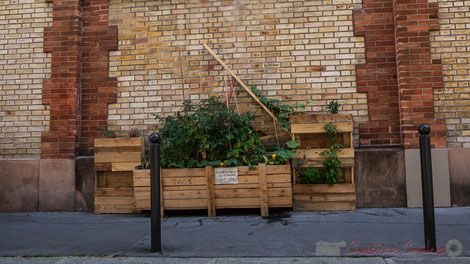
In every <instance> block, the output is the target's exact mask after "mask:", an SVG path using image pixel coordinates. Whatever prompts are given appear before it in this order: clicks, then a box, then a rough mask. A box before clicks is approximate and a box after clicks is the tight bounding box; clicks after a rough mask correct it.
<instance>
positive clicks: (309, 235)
mask: <svg viewBox="0 0 470 264" xmlns="http://www.w3.org/2000/svg"><path fill="white" fill-rule="evenodd" d="M436 223H437V225H436V234H437V238H438V239H437V244H438V247H439V248H440V250H439V251H438V253H439V254H436V253H426V252H425V253H419V251H420V250H421V248H422V247H424V242H423V241H424V235H423V233H424V231H423V228H424V227H423V217H422V210H421V209H405V208H392V209H359V210H357V211H354V212H295V213H293V212H281V213H278V214H275V215H272V216H270V217H267V218H262V217H259V216H257V215H249V216H219V217H215V218H207V217H205V216H191V217H170V218H165V219H163V222H162V244H163V255H160V254H150V253H149V248H150V218H149V217H148V216H145V215H94V214H91V213H76V212H73V213H67V212H50V213H48V212H39V213H38V212H35V213H0V256H3V257H5V256H36V257H44V256H101V257H103V256H118V257H139V258H138V259H140V260H139V261H144V262H132V263H146V262H145V257H149V256H158V257H160V261H169V262H161V263H179V262H172V261H177V259H173V258H170V259H164V258H162V257H184V258H185V259H186V260H187V258H188V257H197V258H211V260H210V261H212V262H213V261H214V260H216V262H214V263H226V262H225V261H229V258H227V257H235V258H239V257H251V258H250V259H252V260H253V261H255V260H257V259H259V258H266V257H281V258H285V257H300V260H299V261H300V262H296V263H303V262H302V261H301V260H302V259H303V260H306V258H305V257H319V256H341V257H354V258H356V259H357V257H360V256H367V257H368V258H367V259H369V260H374V261H375V259H374V257H382V258H377V260H380V261H382V260H383V261H385V260H387V259H389V260H391V261H393V260H396V261H395V262H396V263H400V262H399V261H400V259H402V258H403V259H404V260H407V261H414V260H417V259H419V258H420V257H425V258H426V259H428V258H430V259H433V260H434V259H435V260H436V261H437V260H439V261H444V259H447V258H448V257H449V254H450V255H451V256H458V257H457V258H456V257H453V258H451V259H452V260H455V261H467V262H462V263H470V261H469V259H466V258H463V257H465V256H466V257H469V256H470V207H461V208H439V209H436ZM449 241H450V242H449ZM446 246H447V247H448V251H446ZM253 257H256V258H253ZM41 259H43V258H33V260H35V261H39V260H41ZM45 259H47V260H49V261H52V260H53V259H51V258H45ZM60 259H61V260H60V262H57V263H69V262H67V261H68V260H67V258H60ZM88 259H90V261H93V259H96V261H98V262H96V263H108V262H103V261H105V260H107V259H109V258H106V257H104V258H99V257H98V258H88ZM126 259H128V258H123V259H122V261H124V262H112V263H127V262H125V260H126ZM131 259H132V258H131ZM313 259H314V260H318V261H319V260H320V258H313ZM326 259H329V258H326ZM21 260H23V261H26V260H27V259H25V258H2V259H0V263H22V262H15V261H21ZM113 260H114V261H117V259H116V258H113ZM200 260H201V261H204V260H203V259H200ZM281 260H282V259H281ZM284 260H287V259H284ZM7 261H8V262H7ZM221 261H222V262H221ZM397 261H398V262H397ZM212 262H211V263H212ZM25 263H26V262H25ZM46 263H54V262H46ZM83 263H95V262H83ZM129 263H130V262H129ZM159 263H160V262H159ZM203 263H205V262H203ZM227 263H230V262H227ZM246 263H252V262H246ZM253 263H258V262H253ZM273 263H276V262H273ZM308 263H315V262H308ZM319 263H320V262H319ZM321 263H329V262H321ZM360 263H364V262H360ZM376 263H383V262H376ZM413 263H414V262H413ZM426 263H432V262H428V261H426ZM446 263H452V262H449V261H446ZM455 263H457V262H455ZM458 263H460V262H458Z"/></svg>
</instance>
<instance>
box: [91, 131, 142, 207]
mask: <svg viewBox="0 0 470 264" xmlns="http://www.w3.org/2000/svg"><path fill="white" fill-rule="evenodd" d="M94 146H95V161H94V162H95V164H94V165H95V199H94V201H95V209H94V212H95V213H96V214H102V213H133V212H135V203H134V188H133V185H134V182H133V170H134V168H135V166H138V165H140V164H141V159H142V156H143V153H144V144H143V139H142V138H97V139H95V144H94Z"/></svg>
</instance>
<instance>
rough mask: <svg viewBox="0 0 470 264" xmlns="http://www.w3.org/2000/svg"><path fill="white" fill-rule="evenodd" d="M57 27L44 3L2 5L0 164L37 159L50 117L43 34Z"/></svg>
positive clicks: (18, 0)
mask: <svg viewBox="0 0 470 264" xmlns="http://www.w3.org/2000/svg"><path fill="white" fill-rule="evenodd" d="M51 22H52V4H48V3H45V0H6V1H0V158H38V157H40V154H41V132H43V131H45V130H47V129H48V123H49V121H48V119H49V111H48V110H47V109H46V107H45V106H44V105H42V81H43V79H44V78H48V77H49V75H50V61H51V60H50V55H49V54H45V53H43V30H44V27H48V26H50V25H51Z"/></svg>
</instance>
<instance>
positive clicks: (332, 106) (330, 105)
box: [326, 100, 341, 114]
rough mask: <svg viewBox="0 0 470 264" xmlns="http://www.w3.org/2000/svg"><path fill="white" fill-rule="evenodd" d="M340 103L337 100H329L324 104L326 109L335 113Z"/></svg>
mask: <svg viewBox="0 0 470 264" xmlns="http://www.w3.org/2000/svg"><path fill="white" fill-rule="evenodd" d="M340 105H341V103H340V102H339V101H338V100H333V101H330V102H329V103H328V104H327V105H326V109H327V110H328V111H329V112H330V113H331V114H337V113H338V110H339V107H340Z"/></svg>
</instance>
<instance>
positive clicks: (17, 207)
mask: <svg viewBox="0 0 470 264" xmlns="http://www.w3.org/2000/svg"><path fill="white" fill-rule="evenodd" d="M39 163H40V162H39V160H0V172H1V173H0V211H1V212H13V211H37V210H38V204H39Z"/></svg>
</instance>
